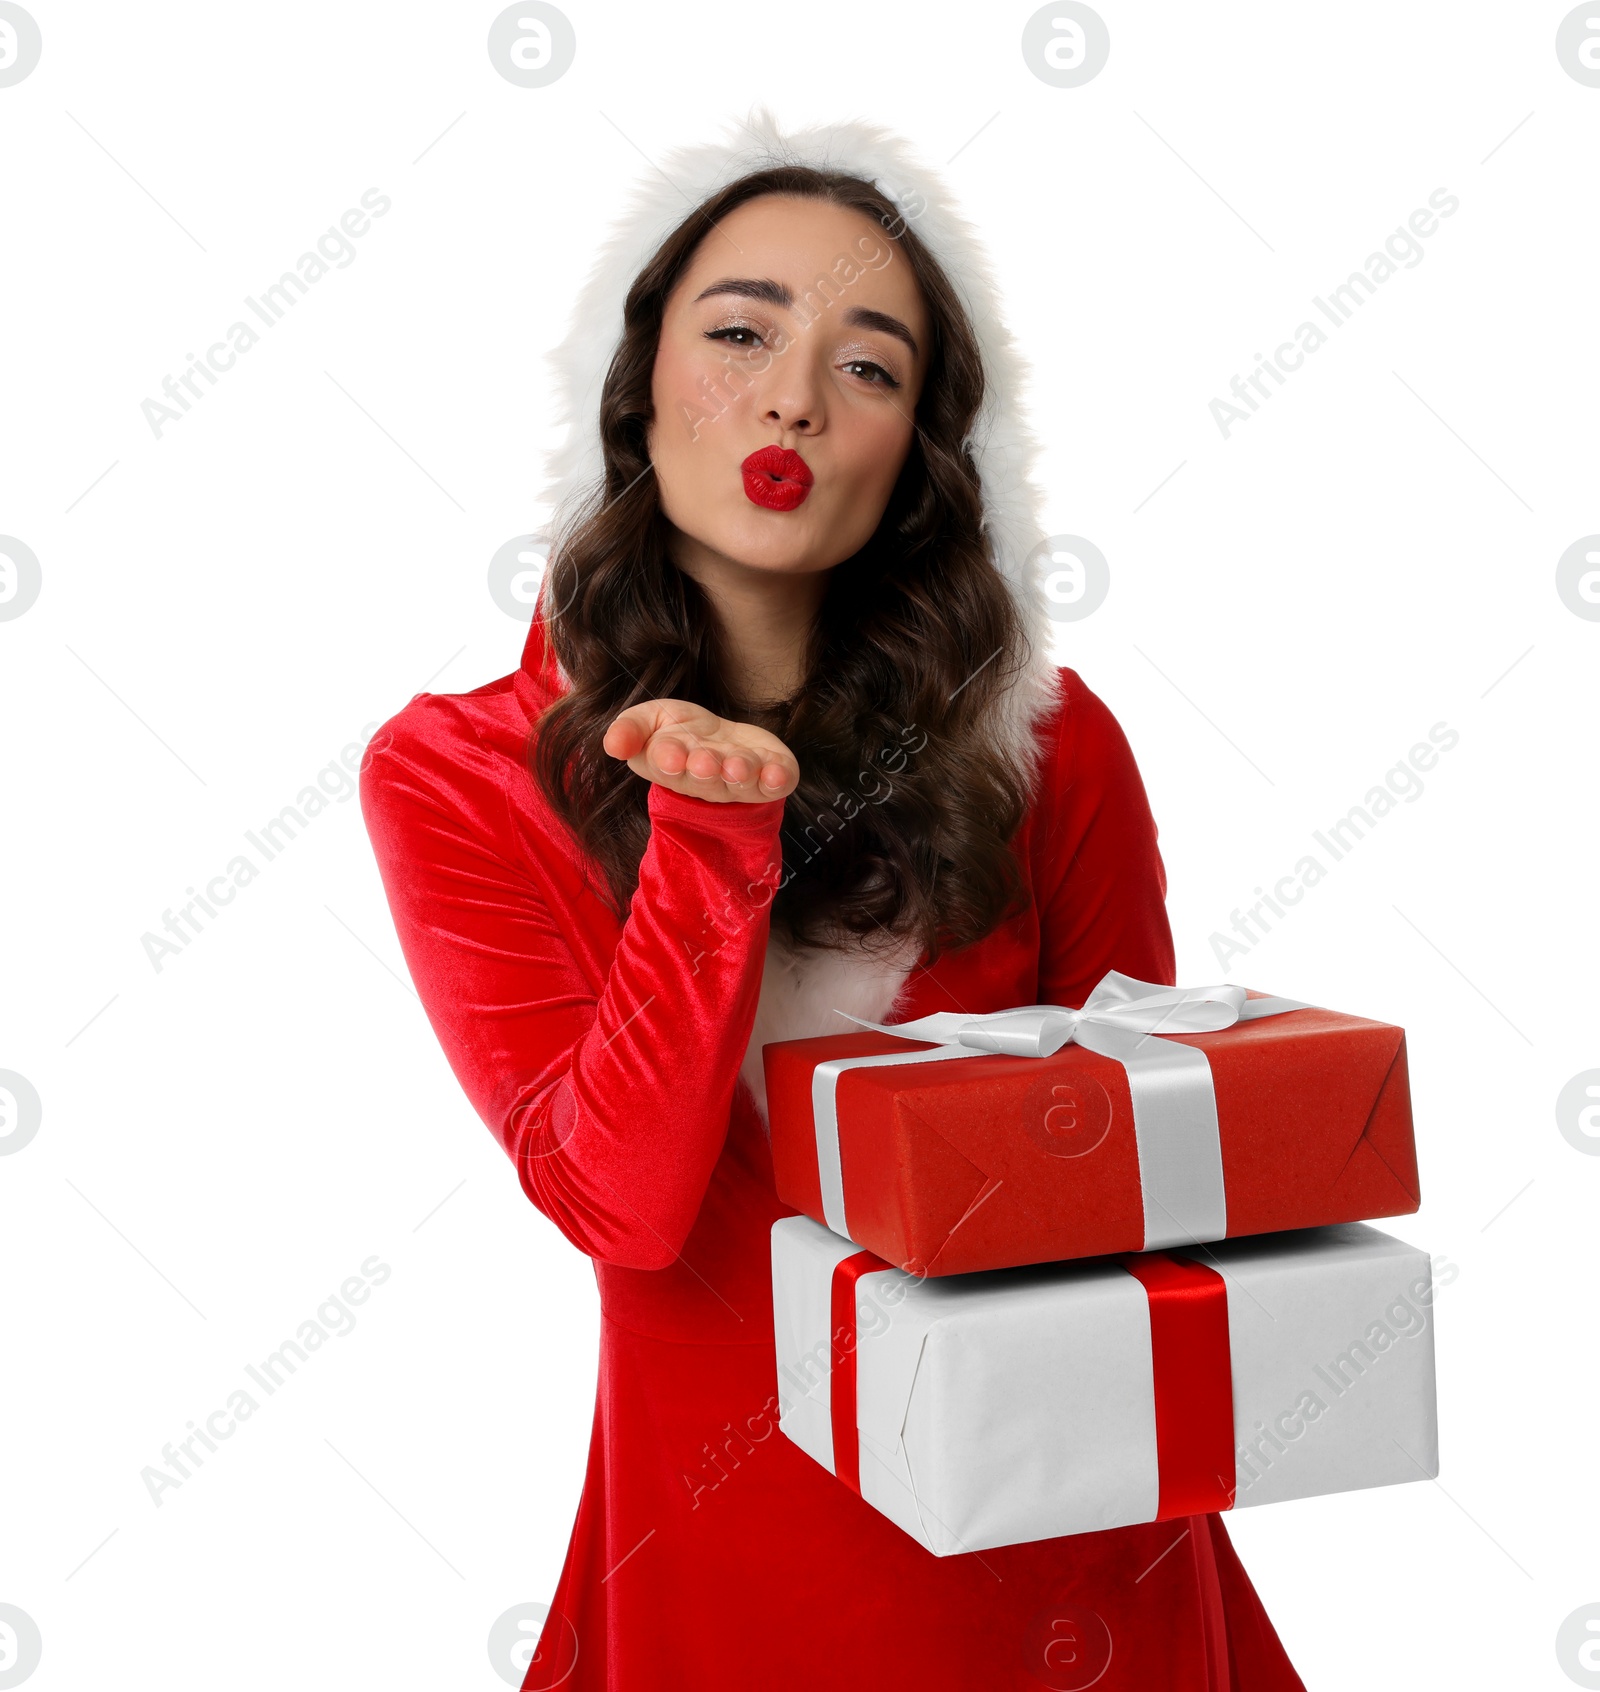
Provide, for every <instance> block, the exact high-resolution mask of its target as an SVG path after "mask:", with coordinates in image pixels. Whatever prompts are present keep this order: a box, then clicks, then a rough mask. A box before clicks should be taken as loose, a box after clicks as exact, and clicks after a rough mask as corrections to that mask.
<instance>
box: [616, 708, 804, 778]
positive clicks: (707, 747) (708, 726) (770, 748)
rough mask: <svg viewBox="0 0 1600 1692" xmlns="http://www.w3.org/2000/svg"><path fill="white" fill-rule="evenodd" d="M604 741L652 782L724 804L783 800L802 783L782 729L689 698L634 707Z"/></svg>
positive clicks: (628, 710) (624, 714) (621, 718)
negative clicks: (731, 716) (738, 719)
mask: <svg viewBox="0 0 1600 1692" xmlns="http://www.w3.org/2000/svg"><path fill="white" fill-rule="evenodd" d="M600 744H601V745H602V746H603V747H604V748H605V750H606V751H607V752H609V753H610V754H611V756H612V757H613V758H621V759H623V760H624V761H625V762H626V763H627V766H628V768H629V769H630V770H632V771H633V773H634V774H635V775H641V776H643V777H644V778H645V780H646V781H656V782H660V784H661V785H662V786H663V787H669V788H671V789H672V791H673V792H674V793H687V794H691V795H693V796H694V797H695V798H697V799H711V800H714V801H716V802H717V803H719V804H726V803H730V802H735V801H743V802H745V803H750V802H753V801H758V800H766V799H782V798H785V797H787V796H788V795H789V794H790V793H792V792H793V791H794V790H795V788H796V787H797V786H799V783H800V766H799V764H798V762H797V761H796V759H795V756H794V754H793V753H792V752H791V751H790V750H789V748H788V747H787V746H785V745H784V744H783V742H782V741H781V740H779V739H778V737H777V736H776V735H775V734H769V733H768V732H767V731H766V730H765V729H762V728H756V727H755V726H754V725H753V724H751V723H735V722H729V721H728V720H727V719H726V718H723V717H718V716H716V715H714V714H713V713H712V712H710V711H707V710H705V709H704V708H703V707H702V706H699V705H693V704H691V703H690V702H689V701H688V700H687V699H647V700H645V701H644V702H643V703H642V704H638V705H630V706H629V707H628V709H627V710H626V711H623V712H622V713H621V714H620V715H619V716H617V717H616V718H615V719H614V720H613V721H612V724H611V726H610V728H608V729H607V730H606V732H605V738H604V739H603V740H602V741H601V743H600Z"/></svg>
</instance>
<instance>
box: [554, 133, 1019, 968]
mask: <svg viewBox="0 0 1600 1692" xmlns="http://www.w3.org/2000/svg"><path fill="white" fill-rule="evenodd" d="M761 194H786V195H797V196H802V197H810V198H814V199H820V200H826V201H830V202H832V203H833V204H835V205H838V206H845V207H850V208H852V209H854V210H856V211H860V212H862V213H864V214H865V215H866V216H868V217H870V218H871V219H872V220H873V221H874V222H875V223H876V224H878V225H879V226H880V227H881V228H882V230H883V238H884V239H885V240H891V241H893V242H895V243H896V245H897V246H898V248H899V251H900V252H901V253H902V254H903V255H904V257H905V259H906V261H907V262H908V263H909V264H910V266H911V269H912V273H913V275H914V276H915V277H916V279H917V282H918V284H919V285H920V287H921V290H922V294H923V298H924V300H925V301H926V303H927V306H928V309H929V313H930V316H931V319H932V323H933V334H932V348H931V353H930V358H929V365H928V371H927V377H926V380H925V382H924V384H923V388H922V392H921V395H920V398H919V400H918V403H917V408H916V415H915V423H916V428H915V433H914V438H913V442H912V446H911V449H910V451H909V453H908V455H907V458H906V462H905V465H904V468H903V469H902V471H901V473H900V476H899V479H898V481H897V482H896V484H895V487H894V490H893V492H892V494H891V495H890V498H889V502H888V505H887V507H886V508H885V510H884V513H883V517H882V520H881V521H880V523H879V525H878V528H877V530H876V532H875V533H874V534H873V536H872V537H871V539H870V540H869V541H868V542H867V544H866V545H865V546H863V547H862V548H861V550H860V551H859V552H857V553H856V554H855V555H854V556H853V557H851V558H848V559H846V560H845V561H844V562H842V563H840V564H838V565H836V566H835V567H834V568H833V569H832V571H831V572H830V575H829V581H828V584H827V587H826V589H825V592H824V597H823V600H822V604H821V607H820V610H819V612H818V615H817V618H816V622H815V625H814V627H813V631H812V636H811V642H810V649H809V653H808V654H807V658H806V662H805V665H804V668H805V672H806V673H805V680H804V681H803V682H802V684H801V685H800V687H799V688H798V689H797V690H796V692H795V693H794V695H793V696H792V697H791V698H789V699H787V700H784V701H782V702H781V703H780V704H778V705H775V706H768V707H765V708H763V707H758V706H755V705H752V704H751V703H750V702H748V701H745V700H741V699H739V698H737V697H735V695H734V692H733V690H732V688H731V687H730V685H729V682H728V679H727V671H726V668H725V666H724V663H723V662H722V656H723V655H722V651H721V648H720V641H721V638H722V637H721V635H720V632H719V624H718V621H717V618H716V617H715V615H714V613H713V609H712V606H711V604H710V602H709V601H708V599H707V597H706V595H705V593H704V592H703V590H702V589H701V587H700V586H699V584H698V583H697V582H696V581H695V580H694V579H693V578H692V577H690V576H689V575H687V574H685V573H684V572H682V571H680V570H679V569H678V568H677V567H676V565H674V564H673V562H672V561H671V558H670V557H669V554H668V548H667V539H668V534H669V532H670V525H669V523H668V521H667V519H666V517H665V515H664V514H663V512H662V510H661V504H660V500H659V498H658V493H657V487H656V480H655V477H654V476H653V475H648V474H646V472H647V471H648V470H649V468H650V459H649V455H648V453H647V452H646V450H645V427H646V425H647V423H648V422H649V421H650V418H651V414H652V412H651V395H650V387H651V376H652V372H653V369H654V364H655V355H656V348H657V345H658V343H659V339H660V334H661V323H662V317H663V313H664V311H665V307H666V303H667V299H668V297H669V295H670V294H671V292H672V290H673V288H674V286H675V285H676V283H677V281H678V279H679V277H680V276H681V275H682V273H683V271H684V269H685V267H686V266H687V264H688V263H689V261H690V259H691V258H692V256H693V254H694V252H695V249H696V248H697V247H698V245H699V243H700V241H701V240H702V239H703V238H704V236H705V235H706V234H707V233H708V232H709V231H710V230H711V229H712V228H713V227H714V226H715V225H716V223H717V222H718V221H719V220H720V219H722V218H723V217H726V216H727V214H728V213H729V212H731V211H732V210H733V209H734V207H736V206H738V205H741V204H742V203H743V202H745V201H746V200H751V199H754V198H755V197H756V196H757V195H761ZM822 286H823V284H822V283H821V282H819V284H818V287H819V290H821V288H822ZM823 297H824V298H826V297H827V296H826V294H825V293H824V295H823ZM983 394H984V371H983V364H982V359H981V357H980V354H979V350H978V344H977V341H976V338H975V337H974V335H973V331H972V326H971V323H970V322H969V320H968V318H967V315H966V312H965V310H964V308H963V307H962V305H961V302H960V299H959V298H958V296H957V294H956V292H955V290H954V288H953V287H952V286H951V283H950V279H949V277H948V276H947V275H946V274H945V272H944V270H943V269H942V268H941V267H940V265H939V264H938V263H937V262H936V261H935V260H934V258H933V256H932V254H931V253H930V252H929V250H928V248H927V246H926V245H925V244H924V243H923V242H922V241H921V240H920V239H919V238H918V236H917V234H916V232H915V230H914V229H913V228H912V227H911V225H910V224H909V223H908V222H907V221H906V219H905V217H904V216H903V215H902V214H901V212H900V211H899V210H898V208H897V207H896V206H895V205H894V204H893V202H892V201H890V200H889V199H887V198H886V197H885V196H884V195H883V194H882V193H880V192H879V190H878V189H877V188H876V187H874V186H873V185H872V184H871V183H869V182H865V181H863V180H861V179H860V178H858V177H856V176H853V175H849V174H847V173H844V172H838V171H828V170H817V169H813V168H811V167H809V166H801V165H782V166H775V167H772V168H768V169H763V170H759V171H756V172H753V173H752V174H750V175H748V176H745V177H742V178H740V179H739V180H738V181H736V182H734V183H731V184H730V185H729V186H727V187H725V188H723V189H722V190H721V191H720V192H718V193H716V194H714V195H713V196H712V197H711V198H710V199H708V200H707V201H705V202H704V203H703V204H702V205H701V206H699V207H698V208H697V209H696V210H695V211H693V212H691V213H690V214H689V216H687V217H686V218H685V219H684V220H683V222H682V223H681V224H679V226H678V227H677V228H676V229H675V230H674V231H673V232H672V234H671V235H669V236H668V237H667V239H666V240H665V241H664V242H663V243H662V245H661V246H660V248H659V249H658V250H657V252H656V254H655V256H654V257H653V258H652V259H651V260H650V261H649V263H648V264H646V265H645V267H644V269H643V270H642V271H641V272H640V273H639V275H638V277H637V278H636V279H635V281H634V283H633V286H632V288H631V289H630V291H629V293H628V296H627V301H626V303H625V305H624V308H623V331H622V339H621V342H620V344H619V345H618V348H617V351H616V354H615V356H614V358H613V359H612V362H611V366H610V369H609V371H608V373H607V376H606V381H605V385H604V389H603V391H602V394H601V399H600V436H601V442H602V446H603V449H604V458H605V476H604V480H603V484H602V485H601V486H599V487H597V488H596V489H595V490H594V491H593V493H592V495H591V496H590V498H589V500H588V502H587V504H586V505H585V506H584V507H583V509H582V510H581V512H580V513H579V514H578V515H577V517H576V519H575V520H574V521H572V522H571V523H569V524H568V525H567V528H566V532H565V533H564V534H563V535H561V536H560V537H558V539H557V542H556V545H555V547H554V549H553V551H552V553H551V556H550V559H549V563H548V566H547V570H546V577H545V582H544V588H543V594H542V596H541V602H540V603H541V612H544V611H546V610H548V608H549V607H558V608H559V610H557V611H553V612H550V613H549V620H548V625H547V637H548V639H549V642H550V644H551V646H552V647H553V649H554V650H555V652H556V654H557V656H558V657H559V658H560V660H561V664H562V667H563V668H564V670H565V671H566V673H567V676H568V677H569V678H570V681H571V686H570V688H569V690H568V691H566V692H565V693H564V694H563V695H561V696H560V697H559V698H558V699H556V700H555V701H554V702H553V703H552V704H551V705H550V706H549V707H548V708H547V709H546V711H545V712H544V713H543V714H542V715H541V717H540V718H539V720H538V722H537V723H536V724H535V729H534V732H533V733H532V734H531V735H530V738H529V746H528V754H527V756H528V764H529V768H530V770H531V771H532V773H533V776H534V779H535V780H536V781H537V782H538V783H539V785H540V787H541V788H542V789H543V791H544V792H545V794H546V795H547V796H548V798H549V801H550V803H551V805H552V806H553V807H554V809H555V811H556V813H557V814H558V815H559V816H560V817H561V818H562V819H563V821H564V823H565V824H566V826H567V827H568V829H570V831H571V832H572V834H573V835H574V836H575V837H576V839H577V841H578V843H579V844H580V846H581V847H582V848H583V850H584V851H585V852H586V853H587V854H588V855H589V856H590V857H591V858H592V859H594V860H595V861H596V862H597V863H598V864H599V865H600V867H601V870H602V872H603V874H604V876H605V880H606V884H607V885H606V888H605V889H604V890H603V894H604V896H608V898H609V901H610V903H611V905H612V908H613V909H614V910H615V912H616V913H617V915H618V917H619V918H621V917H622V916H623V915H625V913H626V911H627V908H628V904H629V901H630V900H631V897H632V895H633V892H634V890H635V888H636V887H637V885H638V867H639V860H640V858H641V857H642V856H643V854H644V850H645V846H646V844H647V842H648V840H649V836H650V822H649V816H648V813H647V809H646V806H647V801H648V797H649V784H648V783H647V782H644V781H641V780H640V779H639V778H638V777H637V776H636V775H635V774H634V773H633V772H632V770H630V769H629V768H628V766H627V765H626V764H625V763H624V762H622V761H621V760H620V759H617V758H613V757H611V756H610V755H609V754H608V753H607V752H606V751H605V750H604V749H603V748H602V746H601V744H600V742H601V739H602V737H603V736H604V734H605V731H606V729H607V728H608V727H609V726H610V724H611V722H612V719H613V718H615V717H616V715H617V714H618V712H620V711H623V710H625V709H626V708H627V707H628V706H629V705H634V704H637V703H639V702H640V701H641V700H647V699H657V698H674V699H687V700H691V701H693V702H694V703H695V704H698V705H701V706H703V707H705V708H706V709H707V710H710V711H714V712H716V713H717V715H719V716H721V717H725V718H729V719H732V720H734V721H740V722H754V723H758V724H759V725H760V726H762V727H763V728H766V729H767V730H769V731H770V732H771V733H773V734H776V735H777V736H778V738H779V739H781V740H782V741H783V742H784V744H785V745H787V746H788V747H789V748H790V750H791V751H792V752H793V753H794V754H795V757H796V758H797V759H798V761H799V765H800V784H799V786H798V787H797V788H796V790H795V791H794V792H793V793H791V794H790V795H789V796H788V798H787V800H786V801H785V812H784V823H783V829H782V834H781V841H782V850H783V869H782V875H781V880H780V885H779V888H778V891H777V893H776V895H775V896H774V897H773V899H772V927H773V931H774V932H775V933H777V934H779V935H780V936H781V937H783V938H785V939H787V940H788V942H789V943H790V944H791V945H792V946H794V947H801V946H810V947H828V946H836V947H837V946H847V945H851V944H861V943H863V942H865V943H867V944H869V945H876V944H879V943H884V942H886V941H887V940H893V941H895V942H903V941H904V940H905V939H906V937H908V936H912V935H915V936H919V937H920V939H921V942H922V945H923V947H924V948H925V950H926V953H927V958H928V961H929V962H931V961H932V960H933V959H934V958H936V957H937V956H938V955H939V954H940V952H941V950H943V949H944V948H947V947H948V948H958V947H961V946H964V945H968V944H970V943H972V942H973V941H976V940H979V939H981V938H982V937H983V936H984V935H985V934H988V933H989V932H991V931H992V930H993V929H994V928H996V927H997V926H998V925H999V924H1000V923H1001V922H1003V921H1005V920H1006V919H1007V918H1009V917H1010V916H1012V915H1014V914H1016V912H1017V911H1019V910H1020V909H1022V908H1024V906H1025V903H1026V894H1025V890H1024V887H1023V883H1022V879H1021V876H1020V873H1019V869H1018V865H1017V862H1016V858H1015V856H1014V854H1013V852H1012V850H1011V847H1010V841H1011V839H1012V836H1013V835H1014V834H1015V832H1016V829H1017V827H1018V825H1019V824H1020V822H1021V820H1022V818H1023V816H1024V814H1025V812H1026V808H1027V802H1028V787H1027V777H1026V775H1025V773H1024V770H1023V768H1022V767H1021V765H1020V764H1019V762H1018V760H1017V758H1016V756H1015V749H1013V748H1011V747H1007V746H1003V745H997V744H996V743H995V740H994V738H993V724H994V722H995V721H996V717H995V715H994V714H993V707H994V705H995V703H996V701H997V699H998V698H999V697H1000V695H1001V694H1002V692H1003V690H1004V689H1005V688H1006V687H1007V686H1008V685H1009V684H1010V682H1011V680H1012V678H1013V676H1014V675H1015V674H1016V672H1017V670H1018V669H1019V668H1020V666H1021V664H1022V663H1023V661H1024V659H1025V657H1026V650H1027V648H1026V640H1027V637H1026V634H1025V631H1024V630H1023V627H1022V623H1021V619H1020V617H1019V615H1018V612H1017V608H1016V605H1015V604H1014V602H1013V600H1012V597H1011V593H1010V590H1009V588H1008V587H1007V584H1006V582H1005V581H1004V579H1003V578H1002V576H1001V575H1000V572H999V571H998V570H997V568H996V567H995V563H994V560H993V558H992V556H991V553H990V551H989V546H988V541H987V539H986V537H985V536H984V534H983V532H982V530H981V529H980V518H981V515H982V495H981V489H980V487H979V480H978V472H977V468H976V465H975V464H974V462H973V459H972V455H971V453H970V451H969V450H968V447H967V444H966V443H967V439H968V435H969V432H970V430H971V428H972V425H973V420H974V418H975V417H976V416H977V413H978V409H979V406H980V403H981V402H982V399H983ZM739 891H742V890H739Z"/></svg>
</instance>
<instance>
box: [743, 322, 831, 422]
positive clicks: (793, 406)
mask: <svg viewBox="0 0 1600 1692" xmlns="http://www.w3.org/2000/svg"><path fill="white" fill-rule="evenodd" d="M808 351H809V349H808V348H807V347H806V345H805V343H804V341H803V340H802V341H799V342H791V343H790V344H789V345H788V346H787V347H786V348H785V349H784V350H783V351H782V352H781V353H779V354H778V355H777V356H776V357H775V358H774V359H773V361H772V364H771V367H770V368H769V369H767V370H766V371H765V372H764V373H763V374H762V376H761V377H760V379H759V381H758V383H757V387H756V392H755V395H754V398H755V402H756V415H757V416H758V417H759V418H760V419H761V421H762V422H763V423H770V424H772V425H773V426H774V427H775V428H777V429H792V430H794V431H795V432H796V433H797V434H815V433H816V431H817V430H818V429H819V428H821V426H822V423H823V421H824V409H825V408H824V402H823V397H822V387H821V383H820V382H819V380H818V379H817V376H816V374H815V373H814V372H813V371H812V370H811V368H810V366H809V364H808V362H807V354H808Z"/></svg>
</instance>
